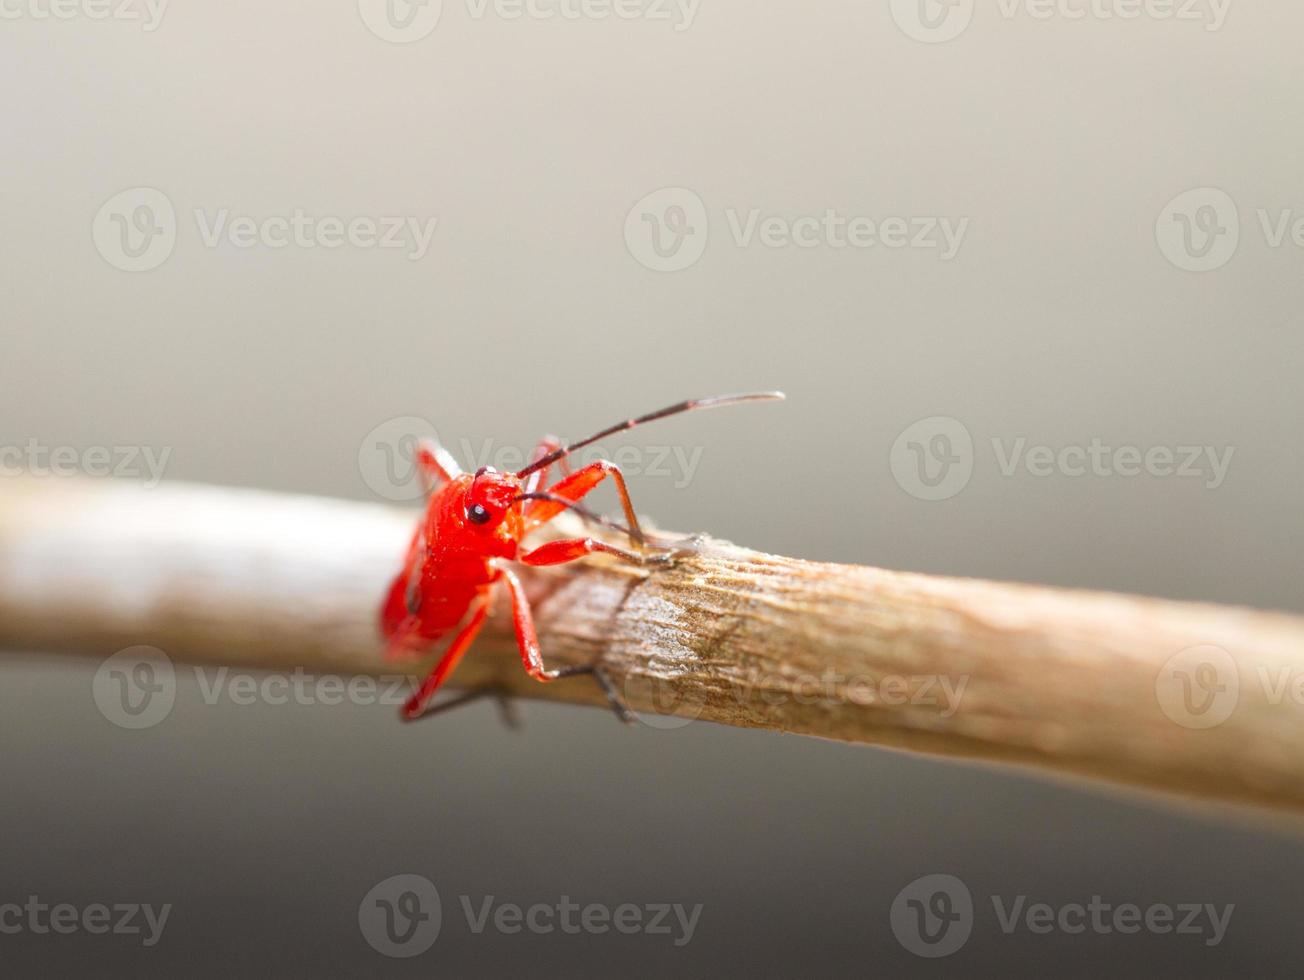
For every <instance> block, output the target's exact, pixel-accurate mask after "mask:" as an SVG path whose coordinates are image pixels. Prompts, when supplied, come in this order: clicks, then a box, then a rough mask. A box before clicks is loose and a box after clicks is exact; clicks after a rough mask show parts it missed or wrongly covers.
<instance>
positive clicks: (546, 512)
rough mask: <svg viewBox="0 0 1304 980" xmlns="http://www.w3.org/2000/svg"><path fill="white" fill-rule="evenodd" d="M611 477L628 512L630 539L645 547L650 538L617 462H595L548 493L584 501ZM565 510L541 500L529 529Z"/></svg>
mask: <svg viewBox="0 0 1304 980" xmlns="http://www.w3.org/2000/svg"><path fill="white" fill-rule="evenodd" d="M607 477H611V480H612V482H613V483H615V485H616V493H617V494H618V495H619V496H620V506H621V507H622V508H623V509H624V511H625V523H626V524H627V525H628V526H629V532H630V533H629V536H630V538H632V539H633V541H634V543H635V544H637V545H638V546H639V547H642V546H643V544H644V543H645V542H646V540H647V539H646V537H645V536H644V534H643V529H642V528H640V527H639V526H638V516H637V515H636V514H635V513H634V504H633V502H632V501H631V500H630V499H629V488H628V487H626V486H625V476H624V474H623V473H621V472H620V467H619V466H617V465H616V464H615V463H612V462H608V461H607V460H605V459H599V460H595V461H594V462H592V463H590V464H589V465H588V466H583V467H580V469H578V470H576V471H575V472H574V473H572V474H570V475H569V476H566V477H563V478H562V479H560V480H558V481H557V482H556V483H554V484H553V485H552V486H551V487H549V488H548V493H549V494H551V495H552V496H554V497H562V498H564V499H565V500H571V501H577V500H581V499H583V498H584V497H585V496H586V495H588V494H589V493H592V492H593V490H594V488H596V487H597V485H598V484H599V483H601V482H602V481H603V480H605V479H606V478H607ZM563 509H565V505H564V504H560V503H554V502H552V501H547V500H540V501H537V502H536V506H535V507H534V508H532V509H531V511H530V514H529V520H528V522H527V527H528V528H529V529H533V528H536V527H538V526H539V525H541V524H545V523H547V522H548V521H550V520H552V519H553V518H554V517H556V516H557V515H558V514H559V513H561V511H562V510H563Z"/></svg>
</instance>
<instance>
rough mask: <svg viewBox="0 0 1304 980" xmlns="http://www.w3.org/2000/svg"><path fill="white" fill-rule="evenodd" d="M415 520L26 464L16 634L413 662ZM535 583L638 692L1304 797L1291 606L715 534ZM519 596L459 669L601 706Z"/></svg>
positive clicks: (1180, 784)
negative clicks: (539, 662)
mask: <svg viewBox="0 0 1304 980" xmlns="http://www.w3.org/2000/svg"><path fill="white" fill-rule="evenodd" d="M413 520H414V513H413V512H412V511H409V510H400V509H395V508H391V507H385V506H378V505H369V504H361V503H351V502H345V501H335V500H326V499H317V498H307V497H296V496H287V495H279V494H273V493H265V492H258V491H248V490H232V489H220V488H209V487H201V486H185V485H170V486H169V485H164V486H161V487H159V488H156V489H153V490H145V489H143V488H140V487H136V486H132V485H120V484H115V483H111V482H105V481H70V480H66V479H54V478H45V479H41V478H36V477H24V478H16V479H6V480H3V481H0V644H2V645H4V646H6V647H9V648H13V649H20V650H68V651H82V652H87V653H94V654H100V655H104V654H107V653H112V652H113V651H115V650H117V649H119V648H121V647H126V646H129V645H133V644H152V645H154V646H157V647H159V648H161V649H162V650H164V651H165V652H166V653H167V654H168V655H169V656H171V657H172V658H173V659H175V660H181V661H194V662H208V663H219V664H226V665H232V666H241V667H253V668H260V669H286V668H291V667H302V668H304V669H306V670H309V671H312V672H316V673H345V674H354V673H363V674H393V673H395V672H398V671H408V672H411V673H412V674H418V673H421V672H422V671H423V670H424V668H426V667H428V665H429V660H428V659H426V660H422V661H418V662H415V663H412V664H406V665H395V664H389V663H385V662H384V661H383V660H382V659H381V656H380V644H379V640H378V637H377V634H376V625H375V622H376V612H377V606H378V603H379V600H380V597H381V595H382V592H383V590H384V588H385V586H386V584H387V582H388V580H389V578H390V576H391V575H392V574H393V572H394V571H395V569H396V563H397V562H398V561H399V559H400V556H401V554H402V552H403V549H404V545H405V543H406V539H407V535H408V533H409V531H410V529H411V527H412V521H413ZM527 584H528V587H529V589H530V591H531V593H532V595H533V596H534V599H535V603H536V615H537V618H538V621H539V627H540V638H541V641H542V645H543V650H544V654H545V658H546V660H547V661H548V662H549V663H550V664H557V665H559V664H571V663H574V664H579V663H588V662H592V661H595V660H598V659H600V660H601V661H602V662H603V663H604V664H605V665H606V666H607V669H608V671H609V673H610V675H611V676H612V677H613V678H614V679H615V682H616V684H617V686H618V687H619V688H621V689H623V690H624V692H625V695H626V697H627V699H628V700H629V701H630V702H631V704H632V706H633V707H634V708H635V709H639V710H643V711H649V709H652V708H653V707H654V705H655V704H657V703H658V702H659V704H660V707H661V708H662V709H663V710H664V709H666V708H667V707H669V708H670V709H673V711H675V712H677V713H678V714H677V715H676V716H675V717H678V718H680V719H685V718H701V719H705V720H710V721H715V722H722V723H725V724H731V725H741V726H751V727H757V728H768V729H775V730H779V731H786V732H799V733H802V734H806V735H818V736H823V737H825V738H832V739H842V740H847V741H855V742H868V743H873V744H877V745H888V746H894V747H899V748H905V749H913V750H919V751H925V752H931V753H938V754H942V755H946V756H952V757H966V758H974V759H988V760H997V761H1006V762H1017V763H1031V764H1035V765H1039V766H1043V767H1047V768H1049V769H1051V770H1054V771H1056V772H1059V773H1069V774H1077V775H1086V776H1091V777H1100V778H1105V779H1110V780H1114V781H1119V782H1124V783H1129V784H1133V785H1138V786H1143V787H1148V788H1152V789H1166V790H1172V791H1177V792H1181V793H1186V794H1191V795H1194V796H1198V797H1203V798H1207V799H1219V800H1230V801H1240V802H1250V803H1256V804H1263V805H1275V806H1281V807H1288V808H1294V809H1299V808H1304V697H1302V696H1301V691H1300V688H1301V687H1304V684H1300V683H1297V682H1298V681H1300V679H1301V678H1304V620H1301V619H1299V618H1296V617H1292V616H1287V615H1283V614H1274V613H1262V612H1255V611H1251V610H1245V609H1232V608H1221V607H1216V606H1209V605H1194V604H1184V603H1175V602H1165V601H1160V600H1153V599H1143V598H1132V597H1125V596H1119V595H1109V594H1101V593H1086V592H1070V591H1061V590H1054V589H1048V588H1038V587H1032V586H1026V585H1009V584H999V583H993V582H983V581H974V580H961V579H949V578H937V577H932V576H927V575H919V574H906V573H900V572H890V571H883V570H880V569H874V568H861V567H849V566H843V565H831V564H819V563H814V562H805V561H799V560H795V559H790V558H779V557H775V556H773V555H765V554H759V553H757V552H754V551H748V550H745V549H742V548H738V547H734V546H732V545H729V544H726V543H723V542H719V541H713V540H707V541H705V542H704V543H703V544H702V545H701V549H700V553H699V554H697V555H694V556H692V557H688V558H685V559H683V560H681V561H679V562H678V563H677V564H675V565H674V566H672V567H668V568H664V569H658V570H656V571H652V572H650V573H649V572H646V571H644V570H641V569H635V568H629V567H626V566H623V565H619V564H615V563H613V562H609V561H606V560H597V559H595V560H591V561H587V562H584V563H581V564H577V565H572V566H567V567H564V568H559V569H553V570H547V571H542V570H541V571H534V572H529V573H528V582H527ZM505 607H506V603H503V602H500V603H499V604H498V608H497V609H496V611H495V613H494V617H493V619H492V620H491V624H490V627H489V628H488V630H487V631H486V633H485V634H483V636H482V637H481V639H480V640H479V641H478V642H477V645H476V647H475V648H474V649H473V650H472V653H471V655H470V656H468V657H467V659H466V660H465V661H464V662H463V665H462V666H461V667H460V668H459V669H458V672H457V674H456V675H455V680H456V682H457V683H458V684H459V685H461V686H463V687H468V686H469V687H475V686H480V685H486V684H502V685H504V686H505V687H507V688H508V689H510V690H511V691H512V692H514V693H515V694H517V695H520V696H523V697H534V698H539V697H545V698H551V699H558V700H563V701H570V702H579V703H587V704H601V703H602V700H603V699H602V696H601V694H600V692H599V691H598V689H597V687H596V686H595V685H594V683H593V681H592V679H591V678H585V677H579V678H574V679H569V680H565V681H559V682H556V683H554V684H547V685H544V684H538V683H536V682H534V681H531V680H529V679H528V678H527V677H526V676H525V675H524V672H523V671H522V670H521V668H520V663H519V659H518V657H517V654H516V651H515V646H514V643H513V641H512V636H511V629H510V623H509V621H508V618H507V616H506V615H505V613H506V608H505ZM1183 651H1185V652H1183ZM648 717H649V718H651V719H652V720H653V721H658V720H660V719H661V718H662V717H663V716H662V715H659V714H649V715H648ZM398 723H399V722H398V721H397V719H396V720H395V724H398ZM422 724H430V725H437V724H439V722H438V721H430V722H423V723H422ZM612 724H613V725H614V724H615V722H614V720H613V722H612Z"/></svg>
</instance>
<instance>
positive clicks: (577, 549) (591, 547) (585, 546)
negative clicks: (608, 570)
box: [517, 538, 681, 565]
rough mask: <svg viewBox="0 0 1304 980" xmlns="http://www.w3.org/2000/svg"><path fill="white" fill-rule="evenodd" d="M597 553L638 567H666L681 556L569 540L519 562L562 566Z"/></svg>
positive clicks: (543, 547)
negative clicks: (613, 556)
mask: <svg viewBox="0 0 1304 980" xmlns="http://www.w3.org/2000/svg"><path fill="white" fill-rule="evenodd" d="M597 552H600V553H602V554H607V555H615V556H616V557H617V558H619V559H621V560H622V561H628V562H633V563H634V564H636V565H666V564H669V563H670V562H672V561H674V560H675V559H676V558H678V557H680V555H681V552H680V551H677V550H672V551H658V552H655V553H652V554H645V553H641V552H637V551H630V550H629V549H628V548H621V547H618V546H616V545H614V544H607V542H605V541H599V540H598V539H597V538H567V539H565V540H562V541H549V542H548V543H547V544H541V545H539V547H537V548H535V549H534V550H533V551H529V552H526V553H525V554H523V555H521V557H520V558H519V559H517V560H518V561H520V562H521V564H523V565H562V564H565V563H566V562H568V561H575V560H576V559H579V558H583V557H584V556H585V555H592V554H594V553H597Z"/></svg>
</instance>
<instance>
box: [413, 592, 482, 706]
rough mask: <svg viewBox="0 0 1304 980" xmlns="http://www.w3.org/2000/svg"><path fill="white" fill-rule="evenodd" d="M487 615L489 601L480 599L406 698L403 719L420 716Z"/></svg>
mask: <svg viewBox="0 0 1304 980" xmlns="http://www.w3.org/2000/svg"><path fill="white" fill-rule="evenodd" d="M488 615H489V603H488V602H487V601H482V602H481V603H480V604H479V605H478V606H477V607H476V610H475V612H474V613H472V615H471V619H470V621H469V622H467V624H466V625H465V626H463V627H462V629H461V632H459V633H458V634H457V635H456V636H455V637H453V642H452V643H450V644H449V645H448V649H447V650H445V651H444V655H443V656H442V657H440V658H439V663H437V664H435V667H434V670H432V671H431V672H430V674H429V676H427V677H426V679H425V680H424V681H423V682H422V684H421V687H420V689H419V690H418V691H417V692H416V693H415V694H413V695H412V697H410V698H408V701H407V704H405V705H403V711H402V715H403V720H404V721H413V720H415V719H416V718H419V717H420V716H421V714H422V712H423V711H424V710H425V707H426V705H427V704H428V703H429V702H430V699H431V698H432V697H434V696H435V692H436V691H438V690H439V687H440V685H441V684H443V683H444V681H445V680H447V679H448V675H449V674H451V673H452V672H453V668H454V667H456V666H457V662H458V661H459V660H461V659H462V654H464V653H466V651H467V648H468V647H469V646H470V645H471V641H472V640H474V639H475V635H476V634H477V633H479V632H480V627H481V626H483V625H484V621H485V617H486V616H488Z"/></svg>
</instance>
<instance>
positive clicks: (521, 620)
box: [499, 568, 634, 724]
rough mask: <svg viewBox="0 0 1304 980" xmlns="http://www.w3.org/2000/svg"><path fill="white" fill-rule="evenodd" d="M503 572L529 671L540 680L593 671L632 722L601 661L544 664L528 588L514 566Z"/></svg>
mask: <svg viewBox="0 0 1304 980" xmlns="http://www.w3.org/2000/svg"><path fill="white" fill-rule="evenodd" d="M499 572H500V574H501V576H502V579H503V581H504V582H506V583H507V591H508V592H509V593H510V594H511V597H512V624H513V625H514V627H515V629H516V644H517V646H519V647H520V649H521V662H522V663H523V664H524V665H525V672H526V673H527V674H529V675H530V676H531V677H533V678H534V679H535V680H536V681H555V680H560V679H561V678H563V677H575V676H578V675H579V674H592V675H593V677H594V679H595V680H597V682H598V685H599V686H600V687H601V688H602V693H604V694H605V695H606V696H607V701H608V702H609V703H610V704H611V710H612V711H614V712H615V713H616V717H617V718H619V719H620V720H621V721H623V722H625V723H626V724H629V723H631V722H632V721H633V720H634V715H633V714H632V713H631V712H630V710H629V708H627V707H626V706H625V702H624V701H623V700H622V699H621V697H620V695H619V693H617V691H616V688H615V685H613V684H612V683H611V678H610V677H609V676H607V672H606V671H605V670H603V669H602V668H601V667H599V666H598V665H597V664H583V665H580V666H574V667H557V668H554V669H552V670H549V669H548V668H546V667H544V665H543V654H542V653H541V652H540V651H539V637H538V635H537V633H536V632H535V629H534V614H533V613H532V612H531V611H530V600H529V598H528V597H527V596H526V595H525V588H524V586H522V585H521V580H520V579H519V578H517V577H516V574H515V573H514V572H513V571H512V570H511V569H509V568H503V569H499Z"/></svg>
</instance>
